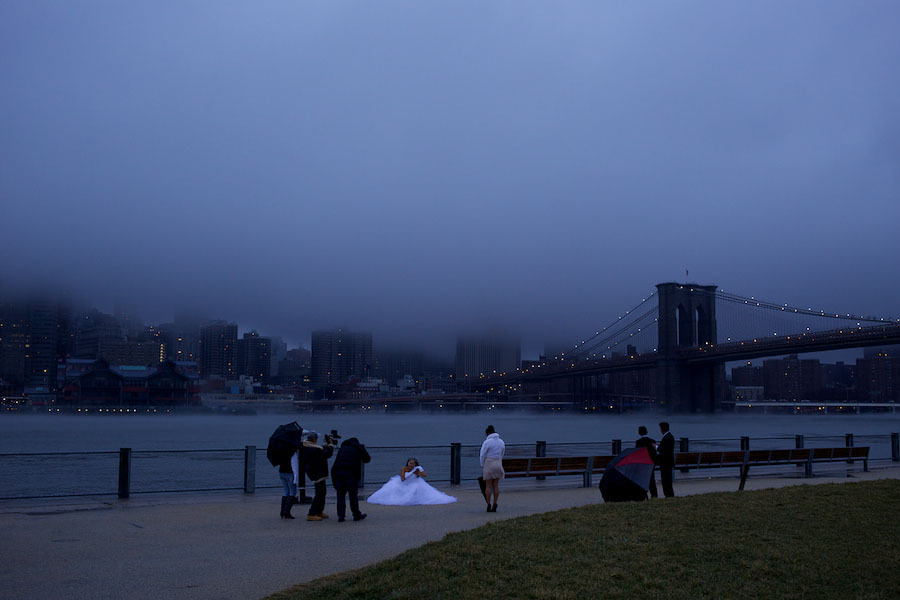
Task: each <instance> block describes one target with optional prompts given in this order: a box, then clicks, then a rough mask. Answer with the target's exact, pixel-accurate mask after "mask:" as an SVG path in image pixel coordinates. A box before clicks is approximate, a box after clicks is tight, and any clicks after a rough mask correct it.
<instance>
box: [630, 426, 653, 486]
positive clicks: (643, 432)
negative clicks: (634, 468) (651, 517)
mask: <svg viewBox="0 0 900 600" xmlns="http://www.w3.org/2000/svg"><path fill="white" fill-rule="evenodd" d="M638 435H640V436H641V437H639V438H638V439H637V441H635V442H634V447H635V448H646V449H647V451H648V452H649V453H650V458H651V459H653V464H654V465H656V463H657V462H658V459H657V458H656V440H654V439H653V438H652V437H650V436H649V435H647V428H646V427H644V426H643V425H641V426H640V427H638ZM654 468H655V467H654ZM650 497H651V498H658V497H659V492H658V491H657V490H656V477H654V475H653V472H652V471H651V472H650Z"/></svg>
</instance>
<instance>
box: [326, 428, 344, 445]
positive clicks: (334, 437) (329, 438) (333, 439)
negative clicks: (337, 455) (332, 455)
mask: <svg viewBox="0 0 900 600" xmlns="http://www.w3.org/2000/svg"><path fill="white" fill-rule="evenodd" d="M339 439H341V436H339V435H338V432H337V429H332V430H331V433H326V434H325V443H326V444H330V445H332V446H337V441H338V440H339Z"/></svg>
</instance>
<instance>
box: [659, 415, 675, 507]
mask: <svg viewBox="0 0 900 600" xmlns="http://www.w3.org/2000/svg"><path fill="white" fill-rule="evenodd" d="M659 431H660V433H662V437H661V438H660V439H659V445H658V446H657V447H656V453H657V460H658V462H657V464H658V465H659V479H660V482H661V483H662V489H663V496H665V497H666V498H671V497H673V496H674V495H675V490H674V489H672V476H673V474H674V472H675V436H674V435H672V432H671V431H669V424H668V423H667V422H666V421H662V422H661V423H660V424H659Z"/></svg>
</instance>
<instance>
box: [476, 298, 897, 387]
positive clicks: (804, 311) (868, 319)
mask: <svg viewBox="0 0 900 600" xmlns="http://www.w3.org/2000/svg"><path fill="white" fill-rule="evenodd" d="M656 295H657V294H656V292H651V293H650V294H649V295H648V296H647V297H646V298H642V299H641V301H640V302H639V303H638V304H637V305H635V306H634V307H633V308H631V309H630V310H626V311H625V312H624V313H622V314H621V315H620V316H618V317H617V318H616V320H615V321H613V322H612V323H610V324H609V325H607V326H605V327H603V328H602V329H600V330H598V331H596V332H595V333H594V335H593V336H591V337H589V338H587V339H585V340H582V341H581V342H580V343H576V344H575V345H574V346H573V347H572V348H571V349H570V350H569V351H568V353H567V352H562V353H560V355H559V356H555V357H554V360H555V361H556V362H557V363H564V362H571V365H570V366H572V367H574V366H575V362H577V361H578V360H579V359H580V358H581V357H584V358H587V357H588V354H587V353H590V352H591V350H593V349H595V348H597V347H598V346H600V345H602V344H603V343H604V342H606V341H608V340H610V339H615V338H616V337H617V336H623V335H624V334H625V333H628V335H627V337H623V338H622V339H619V340H618V341H616V342H614V343H611V344H609V345H607V346H606V348H605V350H606V351H610V350H612V349H614V348H616V347H617V346H619V345H620V344H622V343H624V342H628V341H631V339H633V338H634V336H635V335H636V334H639V333H641V332H643V331H644V329H646V328H647V327H648V326H649V325H652V324H656V323H658V322H659V318H658V317H657V318H654V319H653V321H652V322H651V323H648V324H646V325H643V324H642V326H641V327H638V328H637V329H636V330H634V331H630V332H629V329H630V328H631V327H633V326H635V325H636V324H641V323H642V321H643V320H645V319H646V318H647V317H648V316H649V315H650V314H651V313H652V312H653V310H654V309H653V307H650V309H649V310H648V311H645V312H644V313H642V314H641V315H639V316H638V317H637V318H635V319H633V320H632V321H630V322H628V323H625V324H624V327H623V328H621V329H617V330H615V331H613V332H612V333H611V334H610V335H609V336H607V337H605V338H603V339H601V340H599V341H598V342H597V343H595V344H593V345H592V346H591V347H590V348H588V350H587V351H585V350H584V348H585V346H588V344H589V343H590V342H593V341H594V340H595V339H596V338H598V337H600V336H601V335H603V334H605V333H606V332H607V331H609V330H611V329H614V328H616V327H618V326H620V325H623V323H622V321H623V320H625V319H627V318H628V317H629V316H631V315H632V314H633V313H634V312H636V311H637V310H638V309H640V308H641V307H642V306H643V305H645V304H646V303H647V302H649V301H651V300H653V299H654V297H655V296H656ZM715 295H716V298H717V299H721V300H723V301H725V302H731V303H734V304H740V305H744V306H753V307H757V308H762V309H768V310H776V311H779V312H783V313H791V314H797V315H805V316H812V317H820V318H826V319H841V320H852V321H856V327H857V330H861V329H863V327H862V323H863V322H865V323H874V324H889V325H893V324H895V323H897V324H900V319H895V318H887V317H873V316H863V315H856V314H853V313H836V312H830V311H825V310H814V309H813V308H811V307H810V308H800V307H796V306H791V305H789V304H779V303H775V302H769V301H766V300H759V299H757V298H755V297H754V296H740V295H738V294H734V293H729V292H726V291H725V290H717V291H716V293H715ZM806 331H807V332H809V331H810V328H809V327H807V328H806ZM836 332H837V330H836ZM850 332H851V333H852V331H850ZM823 333H824V332H823ZM839 333H844V330H840V331H839ZM772 335H773V336H775V337H777V336H778V333H777V332H773V333H772ZM794 335H796V336H798V337H805V336H806V335H807V334H806V333H799V334H790V335H789V336H788V339H790V338H791V337H793V336H794ZM727 341H731V338H730V337H729V338H727ZM748 341H749V340H748ZM752 341H753V342H758V341H759V338H758V337H754V339H753V340H752ZM711 346H712V345H710V348H703V347H700V348H698V349H700V350H707V349H711ZM579 348H581V350H579ZM652 351H653V352H656V351H657V348H653V350H652ZM586 352H587V353H586ZM567 354H568V356H567ZM573 354H574V356H573ZM591 356H592V357H593V358H600V359H606V358H607V355H606V354H601V355H600V356H599V357H598V356H597V353H596V352H595V353H593V354H592V355H591ZM546 366H548V365H547V363H543V364H541V365H538V367H539V368H540V367H546ZM516 371H520V369H518V368H517V369H516ZM526 372H527V371H526ZM495 375H500V376H501V377H502V376H504V375H506V373H499V374H497V373H496V372H495ZM484 377H485V374H483V373H482V374H481V378H482V379H483V378H484Z"/></svg>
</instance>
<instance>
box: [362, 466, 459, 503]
mask: <svg viewBox="0 0 900 600" xmlns="http://www.w3.org/2000/svg"><path fill="white" fill-rule="evenodd" d="M425 477H427V473H425V469H423V468H422V467H420V466H419V461H417V460H416V459H414V458H410V459H409V460H408V461H406V465H404V467H403V468H402V469H400V474H399V475H394V476H393V477H391V478H390V479H389V480H388V482H387V483H385V484H384V485H383V486H381V488H380V489H379V490H378V491H377V492H375V493H374V494H372V495H371V496H369V497H368V499H367V500H366V502H369V503H371V504H391V505H395V506H412V505H414V504H450V503H451V502H456V498H454V497H453V496H448V495H447V494H445V493H444V492H442V491H440V490H437V489H435V488H433V487H431V486H430V485H428V483H426V482H425Z"/></svg>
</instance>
